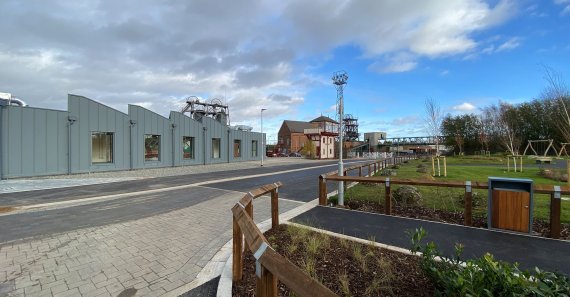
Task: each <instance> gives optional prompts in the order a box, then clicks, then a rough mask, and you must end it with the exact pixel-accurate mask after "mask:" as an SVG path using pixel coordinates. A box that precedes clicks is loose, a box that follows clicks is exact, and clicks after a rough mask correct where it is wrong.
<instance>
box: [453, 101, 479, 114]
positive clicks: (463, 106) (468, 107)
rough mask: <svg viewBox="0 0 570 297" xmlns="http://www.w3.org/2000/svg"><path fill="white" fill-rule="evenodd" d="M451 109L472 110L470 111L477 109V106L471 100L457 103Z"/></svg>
mask: <svg viewBox="0 0 570 297" xmlns="http://www.w3.org/2000/svg"><path fill="white" fill-rule="evenodd" d="M451 109H452V110H454V111H460V112H470V111H474V110H476V109H477V107H475V105H473V104H471V103H469V102H463V103H461V104H459V105H455V106H453V107H451Z"/></svg>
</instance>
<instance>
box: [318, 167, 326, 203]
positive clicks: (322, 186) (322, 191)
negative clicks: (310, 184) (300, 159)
mask: <svg viewBox="0 0 570 297" xmlns="http://www.w3.org/2000/svg"><path fill="white" fill-rule="evenodd" d="M319 205H327V178H326V176H325V175H324V174H321V175H319Z"/></svg>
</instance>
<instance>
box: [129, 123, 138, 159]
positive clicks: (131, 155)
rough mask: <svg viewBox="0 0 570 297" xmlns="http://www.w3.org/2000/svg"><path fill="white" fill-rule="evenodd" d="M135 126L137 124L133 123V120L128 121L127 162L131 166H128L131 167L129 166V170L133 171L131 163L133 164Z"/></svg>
mask: <svg viewBox="0 0 570 297" xmlns="http://www.w3.org/2000/svg"><path fill="white" fill-rule="evenodd" d="M136 124H137V121H135V120H129V146H130V150H129V151H130V154H129V157H130V160H129V161H130V163H131V164H130V165H131V166H130V167H131V169H130V170H133V169H134V168H133V167H134V164H133V163H134V159H133V127H134V126H135V125H136Z"/></svg>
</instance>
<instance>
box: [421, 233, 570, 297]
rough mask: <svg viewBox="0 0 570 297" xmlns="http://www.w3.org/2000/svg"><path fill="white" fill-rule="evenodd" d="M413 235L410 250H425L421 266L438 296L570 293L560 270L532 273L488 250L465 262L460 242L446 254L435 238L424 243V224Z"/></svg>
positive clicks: (566, 281) (422, 251) (558, 294)
mask: <svg viewBox="0 0 570 297" xmlns="http://www.w3.org/2000/svg"><path fill="white" fill-rule="evenodd" d="M410 235H411V238H412V248H411V251H412V253H414V254H417V253H418V252H421V253H422V255H421V260H420V267H421V269H422V270H423V271H424V273H426V275H427V276H428V277H429V278H430V279H431V280H432V281H433V283H434V285H435V287H436V295H437V296H570V280H569V279H568V278H566V277H565V276H563V275H561V274H558V273H552V272H545V271H541V270H539V269H538V268H536V269H535V272H536V273H535V274H534V275H531V273H530V272H529V271H527V270H521V269H519V267H518V264H517V263H515V264H511V263H508V262H504V261H499V260H496V259H495V258H494V257H493V255H491V254H489V253H487V254H485V255H483V256H482V257H480V258H475V259H470V260H467V261H465V262H463V261H462V260H461V254H462V253H463V248H464V247H463V246H462V245H461V244H457V245H456V246H455V252H454V255H453V256H452V257H450V258H448V257H443V255H442V254H441V252H440V251H439V248H438V247H437V245H436V244H435V243H434V242H429V243H427V244H425V245H424V244H422V243H421V241H422V239H423V238H424V237H425V236H426V235H427V233H426V231H425V230H424V229H423V228H419V229H416V230H415V232H411V234H410Z"/></svg>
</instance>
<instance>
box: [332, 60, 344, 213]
mask: <svg viewBox="0 0 570 297" xmlns="http://www.w3.org/2000/svg"><path fill="white" fill-rule="evenodd" d="M332 81H333V84H334V85H335V87H336V97H337V104H336V109H337V111H338V119H339V121H338V176H342V175H343V174H344V168H343V164H342V146H343V140H344V135H342V130H343V129H342V118H343V112H344V94H343V90H344V85H346V82H347V81H348V74H347V73H346V72H345V71H337V72H335V73H333V76H332ZM338 205H344V183H343V182H339V183H338Z"/></svg>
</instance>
